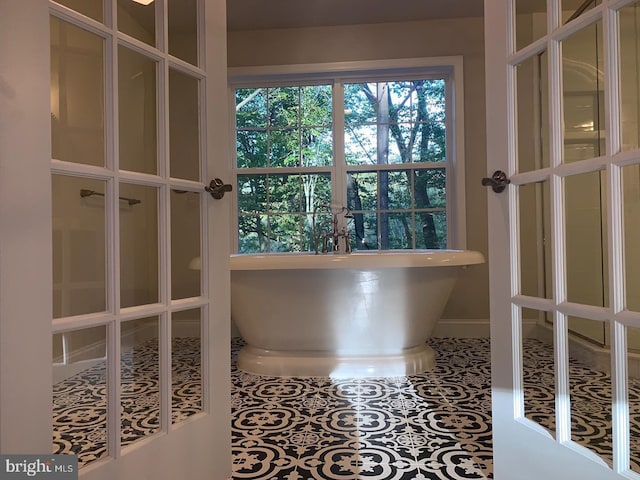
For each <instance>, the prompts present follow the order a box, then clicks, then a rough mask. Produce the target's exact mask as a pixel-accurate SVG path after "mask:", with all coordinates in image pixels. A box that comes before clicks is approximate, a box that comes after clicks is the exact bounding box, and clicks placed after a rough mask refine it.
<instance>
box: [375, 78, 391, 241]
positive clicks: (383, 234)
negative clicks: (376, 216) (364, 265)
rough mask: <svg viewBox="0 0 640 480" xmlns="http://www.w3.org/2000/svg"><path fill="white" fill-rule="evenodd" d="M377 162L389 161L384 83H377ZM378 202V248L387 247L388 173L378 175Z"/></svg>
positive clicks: (385, 89)
mask: <svg viewBox="0 0 640 480" xmlns="http://www.w3.org/2000/svg"><path fill="white" fill-rule="evenodd" d="M376 97H377V123H378V129H377V130H378V131H377V162H378V164H379V165H382V164H385V165H386V164H388V163H389V102H390V97H389V89H388V87H387V84H386V83H383V82H379V83H378V84H377V91H376ZM378 202H379V205H380V207H379V208H380V220H379V225H378V234H379V235H380V248H381V249H383V250H385V249H388V248H389V214H388V213H387V212H386V211H385V210H388V209H389V174H388V172H380V174H379V175H378Z"/></svg>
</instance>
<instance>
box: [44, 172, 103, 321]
mask: <svg viewBox="0 0 640 480" xmlns="http://www.w3.org/2000/svg"><path fill="white" fill-rule="evenodd" d="M105 192H106V183H105V182H103V181H100V180H93V179H88V178H78V177H69V176H64V175H53V177H52V200H53V212H52V215H53V259H54V262H53V317H54V318H61V317H69V316H73V315H81V314H85V313H96V312H104V311H105V310H106V308H107V290H106V285H107V277H106V275H107V274H106V244H105V233H106V215H105V198H104V195H105Z"/></svg>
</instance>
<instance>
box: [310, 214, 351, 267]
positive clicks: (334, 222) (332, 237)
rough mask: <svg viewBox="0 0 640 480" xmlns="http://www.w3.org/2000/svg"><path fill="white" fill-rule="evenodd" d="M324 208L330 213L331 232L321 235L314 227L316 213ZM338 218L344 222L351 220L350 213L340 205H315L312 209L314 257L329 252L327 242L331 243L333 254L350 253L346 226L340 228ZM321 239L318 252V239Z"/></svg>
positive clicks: (315, 226)
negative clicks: (320, 246) (320, 247)
mask: <svg viewBox="0 0 640 480" xmlns="http://www.w3.org/2000/svg"><path fill="white" fill-rule="evenodd" d="M321 208H324V209H326V210H327V211H328V212H329V213H331V231H330V232H325V233H323V234H321V235H319V233H318V227H317V225H316V220H317V212H318V210H319V209H321ZM340 216H342V218H343V219H344V220H345V221H346V219H348V218H353V217H352V215H351V212H350V211H349V209H348V208H347V207H344V206H342V205H334V204H331V205H326V204H321V205H316V207H315V208H314V209H313V217H312V235H313V243H314V252H315V253H316V255H317V254H318V253H328V252H329V241H331V251H332V252H334V253H350V252H351V245H350V241H349V240H350V238H349V232H348V230H347V227H346V225H343V226H342V227H341V226H340V224H341V221H340ZM319 238H321V239H322V249H321V251H320V252H319V251H318V239H319Z"/></svg>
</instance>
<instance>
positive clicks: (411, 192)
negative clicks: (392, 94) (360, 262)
mask: <svg viewBox="0 0 640 480" xmlns="http://www.w3.org/2000/svg"><path fill="white" fill-rule="evenodd" d="M385 192H386V194H385ZM446 196H447V195H446V169H445V168H428V169H408V168H407V169H400V170H391V171H390V170H378V171H373V172H370V171H368V172H364V171H360V172H354V171H350V172H348V173H347V207H348V208H349V210H350V211H351V213H352V215H353V224H352V228H351V232H352V235H351V237H352V238H351V246H352V248H353V249H358V250H377V249H380V250H390V249H391V250H395V249H416V248H421V249H440V248H447V211H446Z"/></svg>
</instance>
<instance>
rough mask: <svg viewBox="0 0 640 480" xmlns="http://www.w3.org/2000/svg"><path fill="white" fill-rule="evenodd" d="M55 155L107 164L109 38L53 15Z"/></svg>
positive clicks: (52, 130)
mask: <svg viewBox="0 0 640 480" xmlns="http://www.w3.org/2000/svg"><path fill="white" fill-rule="evenodd" d="M50 25H51V156H52V157H53V158H55V159H57V160H64V161H66V162H74V163H83V164H86V165H99V166H104V165H105V121H104V97H105V86H104V85H105V84H104V73H105V72H104V53H103V52H104V48H105V45H104V40H103V39H102V38H100V37H98V36H97V35H95V34H93V33H89V32H88V31H86V30H83V29H81V28H79V27H77V26H75V25H71V24H69V23H67V22H65V21H63V20H60V19H58V18H55V17H51V22H50Z"/></svg>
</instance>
